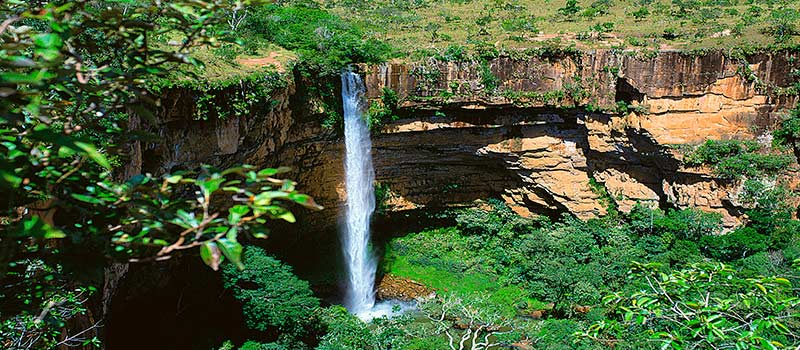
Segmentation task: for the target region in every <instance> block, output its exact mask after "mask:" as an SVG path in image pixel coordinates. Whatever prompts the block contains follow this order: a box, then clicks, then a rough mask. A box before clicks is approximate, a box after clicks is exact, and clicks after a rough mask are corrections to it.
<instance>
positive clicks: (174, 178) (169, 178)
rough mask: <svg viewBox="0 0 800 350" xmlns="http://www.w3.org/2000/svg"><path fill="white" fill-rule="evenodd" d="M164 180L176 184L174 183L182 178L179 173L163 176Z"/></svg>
mask: <svg viewBox="0 0 800 350" xmlns="http://www.w3.org/2000/svg"><path fill="white" fill-rule="evenodd" d="M164 180H166V181H167V183H171V184H176V183H178V182H180V181H181V180H183V176H181V175H172V176H167V178H165V179H164Z"/></svg>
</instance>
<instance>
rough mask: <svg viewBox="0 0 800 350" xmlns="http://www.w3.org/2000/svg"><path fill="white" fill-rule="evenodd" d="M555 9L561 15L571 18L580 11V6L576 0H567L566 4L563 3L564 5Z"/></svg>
mask: <svg viewBox="0 0 800 350" xmlns="http://www.w3.org/2000/svg"><path fill="white" fill-rule="evenodd" d="M557 11H558V13H560V14H561V15H562V16H564V17H567V18H571V17H572V16H574V15H575V14H576V13H578V12H580V11H581V7H580V6H578V0H567V4H566V5H564V7H562V8H559V9H558V10H557Z"/></svg>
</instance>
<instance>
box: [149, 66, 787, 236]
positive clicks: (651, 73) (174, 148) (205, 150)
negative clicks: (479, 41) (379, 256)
mask: <svg viewBox="0 0 800 350" xmlns="http://www.w3.org/2000/svg"><path fill="white" fill-rule="evenodd" d="M798 58H800V54H798V53H792V52H778V53H772V54H758V55H752V56H749V57H747V58H746V59H733V58H729V57H728V56H726V55H724V54H723V53H708V54H704V55H701V56H690V55H685V54H681V53H678V52H661V53H660V54H659V55H658V56H656V57H653V58H637V57H635V56H632V55H628V54H625V53H615V52H612V51H595V52H587V53H585V54H582V55H574V56H572V55H561V56H556V57H530V58H525V59H511V58H497V59H495V60H492V61H490V62H488V68H489V69H490V71H491V73H492V75H493V76H494V77H495V78H496V82H497V85H498V87H497V90H496V91H494V92H493V93H491V94H490V93H488V92H487V91H485V88H486V87H485V86H484V84H483V83H482V82H483V81H485V80H484V77H485V75H486V71H485V69H484V68H485V67H486V66H487V65H483V67H484V68H482V65H481V64H480V63H478V62H471V63H455V62H436V61H429V62H423V63H417V64H399V63H391V64H385V65H382V66H377V67H364V68H363V72H364V75H365V82H366V85H367V95H368V97H369V98H372V99H375V98H378V97H379V96H380V94H381V91H382V89H383V88H389V89H392V90H395V91H397V92H398V93H399V95H400V97H401V99H402V101H403V103H402V104H401V108H400V114H401V117H402V118H401V119H400V120H397V121H394V122H391V123H388V124H386V125H384V126H383V130H382V132H381V133H380V134H378V135H376V136H374V140H373V151H374V163H375V169H376V176H377V180H378V181H379V182H380V183H382V184H384V185H385V186H387V187H388V189H389V192H390V196H389V199H388V201H387V205H388V207H387V210H388V211H389V212H401V211H405V210H410V209H415V208H442V207H446V206H449V205H455V204H464V203H470V202H472V201H473V200H476V199H484V198H489V197H500V198H503V199H504V200H505V201H507V202H508V203H509V204H510V205H511V206H512V207H513V208H514V209H515V210H516V211H517V212H519V213H521V214H531V213H545V214H558V213H560V212H570V213H573V214H574V215H576V216H578V217H581V218H589V217H594V216H597V215H602V214H604V213H605V210H606V209H605V207H604V205H603V198H601V195H600V194H599V193H598V192H597V191H595V190H593V189H592V187H591V186H590V180H592V179H594V180H593V181H595V182H597V183H601V184H602V185H604V186H605V188H606V189H607V191H608V193H610V194H611V195H612V197H613V198H614V199H615V200H616V202H617V203H618V205H619V208H620V209H621V210H623V211H627V210H629V209H630V208H631V207H632V206H633V205H634V204H635V203H636V202H644V203H652V204H653V205H662V206H675V207H689V206H696V207H699V208H702V209H704V210H708V211H716V212H720V213H722V214H723V215H724V217H725V222H726V225H728V226H733V225H735V224H737V222H739V220H740V219H741V208H739V207H738V206H737V204H736V198H735V197H736V184H732V183H726V182H721V181H718V180H717V179H715V178H714V177H713V176H711V175H710V174H709V172H708V171H707V170H703V169H686V168H684V167H682V166H681V163H680V153H679V152H678V151H676V150H675V149H674V148H673V147H670V146H671V145H675V144H696V143H699V142H701V141H703V140H706V139H729V138H742V139H752V138H757V137H760V136H763V135H768V133H769V129H770V127H771V126H773V125H774V123H775V122H776V120H777V118H778V117H779V116H780V115H781V113H783V112H784V111H785V109H786V108H790V107H792V106H794V104H796V103H797V97H796V96H795V97H788V96H782V95H781V94H780V91H781V88H782V87H786V86H789V85H790V84H792V83H793V81H792V80H791V79H795V78H792V75H791V74H790V73H791V72H792V71H793V70H797V69H798V68H800V64H798V63H797V62H798ZM290 78H291V79H290V80H291V81H290V83H289V84H288V86H287V87H284V88H281V89H278V90H276V91H275V92H274V99H275V101H276V102H275V103H273V104H271V105H269V106H262V107H261V108H256V109H254V110H253V113H252V115H249V116H243V117H232V118H228V119H225V120H207V121H196V120H192V118H191V116H192V115H193V114H192V109H193V108H195V107H194V102H193V100H192V93H191V91H181V90H174V91H171V92H170V93H169V94H168V95H166V96H164V98H163V100H164V101H165V103H164V105H165V107H164V109H163V111H162V113H161V115H160V119H159V120H158V121H157V123H156V124H154V125H150V128H151V129H152V130H155V131H157V132H158V133H159V135H160V138H161V140H160V141H163V142H161V143H152V144H143V145H141V154H142V169H143V170H145V171H151V172H161V171H169V170H173V169H176V167H180V168H192V167H194V166H196V165H199V164H200V163H212V164H218V165H230V164H235V163H239V162H245V163H250V164H255V165H260V166H275V165H286V166H291V167H293V168H294V169H295V171H294V173H293V174H292V176H293V178H294V179H296V180H298V182H299V183H300V188H301V190H303V191H306V192H307V193H309V194H311V195H313V196H314V197H315V198H316V200H317V202H319V203H320V204H322V205H324V206H325V207H326V208H327V209H326V210H324V211H322V212H320V213H315V214H313V215H311V216H310V217H309V218H307V219H308V221H309V222H312V223H313V225H314V226H315V227H317V228H331V227H333V226H335V224H336V218H337V215H338V208H340V207H341V204H342V203H343V200H344V193H343V185H342V181H343V179H342V176H343V168H342V167H343V166H342V164H343V162H342V156H343V149H342V147H343V144H342V142H341V139H340V137H339V136H337V134H336V133H335V132H333V131H331V130H328V129H323V128H322V127H321V126H320V122H319V118H318V116H317V115H318V114H319V113H320V111H319V108H317V107H315V106H316V104H315V103H314V98H315V97H314V96H313V94H311V93H310V91H309V89H307V87H308V86H309V85H311V82H309V81H307V80H305V78H302V77H301V76H300V75H296V76H294V77H290ZM231 89H233V90H235V88H231ZM225 93H233V92H231V91H228V92H224V91H223V92H222V93H221V95H220V96H219V98H224V94H225ZM619 101H622V103H623V104H625V105H626V106H630V107H631V108H630V109H629V110H628V111H625V112H624V113H618V112H616V111H615V112H611V110H612V109H614V107H615V106H616V105H617V103H618V102H619ZM590 110H591V111H592V112H590ZM603 111H606V112H603Z"/></svg>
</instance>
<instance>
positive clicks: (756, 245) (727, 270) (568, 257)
mask: <svg viewBox="0 0 800 350" xmlns="http://www.w3.org/2000/svg"><path fill="white" fill-rule="evenodd" d="M766 192H769V191H766ZM766 196H770V195H768V194H767V195H766ZM773 199H774V198H773ZM490 203H492V209H491V210H484V209H469V210H465V211H459V212H455V213H453V214H452V215H453V217H454V220H455V223H456V224H455V225H454V226H452V227H448V228H439V229H432V230H428V231H423V232H419V233H414V234H410V235H408V236H405V237H402V238H397V239H395V240H393V241H392V242H391V243H390V245H389V247H388V249H387V251H388V253H387V254H388V255H387V259H386V261H385V269H386V271H387V272H388V273H392V274H395V275H399V276H403V277H408V278H411V279H413V280H416V281H420V282H423V283H425V284H427V285H429V286H431V287H434V288H436V290H437V292H438V293H439V297H440V298H444V299H446V298H447V296H449V295H456V296H459V297H460V298H462V299H465V300H473V299H477V300H481V302H480V303H479V304H480V305H481V307H483V308H486V309H487V310H492V311H496V312H499V313H500V315H502V317H503V318H504V320H505V321H506V322H508V324H509V325H510V326H509V327H513V328H514V329H515V330H516V332H519V333H517V336H518V338H517V340H519V339H529V340H531V342H532V345H533V347H534V348H536V349H553V348H556V349H558V348H564V349H569V348H582V349H590V348H597V349H600V348H605V347H606V346H608V345H609V344H612V343H613V344H615V346H616V347H621V348H634V349H641V348H648V347H649V346H652V347H653V348H657V347H660V346H662V345H666V346H668V347H669V346H673V347H675V348H684V347H687V346H689V345H697V346H698V347H699V348H712V345H711V344H714V346H717V345H724V344H728V343H730V344H731V346H733V345H732V344H734V343H741V344H740V345H741V346H743V347H744V348H750V347H754V348H761V346H762V345H763V344H761V343H760V342H762V340H763V341H767V342H770V341H775V342H778V343H780V344H784V345H786V346H789V347H790V348H791V347H792V346H790V345H788V344H794V346H796V345H797V344H798V342H799V341H800V339H798V338H797V337H796V336H795V335H794V334H796V330H797V329H798V327H799V326H800V324H797V322H796V316H797V310H796V307H797V305H798V304H797V303H798V300H797V295H796V290H797V289H796V288H794V289H793V287H792V286H793V285H794V286H796V285H797V283H798V282H800V281H799V280H798V275H797V272H796V270H794V269H793V268H792V261H797V259H798V258H800V251H798V243H800V231H798V230H797V228H798V224H800V223H798V221H796V220H791V219H790V216H783V217H782V218H780V219H779V218H774V217H773V218H771V219H770V220H769V224H768V225H763V224H764V222H763V221H758V220H754V221H753V222H752V223H751V224H750V225H747V226H745V227H742V228H739V229H737V230H734V231H733V232H731V233H728V234H725V235H720V229H721V225H720V217H719V216H716V215H714V214H707V213H702V212H698V211H694V210H690V209H686V210H668V211H666V212H664V211H662V210H658V209H649V208H646V207H644V206H637V207H636V208H635V209H634V210H633V211H632V212H631V213H630V214H628V215H625V216H623V217H617V218H613V217H612V216H610V217H607V218H605V219H600V220H589V221H580V220H576V219H572V218H565V219H563V220H561V221H559V222H550V221H549V220H542V219H539V220H528V219H523V218H521V217H518V216H516V215H514V214H513V213H512V212H510V210H509V209H507V208H505V207H504V206H503V204H501V203H500V202H490ZM764 205H766V203H762V204H757V205H754V206H753V209H752V210H753V211H758V210H762V209H764V208H763V206H764ZM770 210H771V209H770ZM789 210H791V209H789ZM752 213H753V214H754V215H753V217H754V218H756V217H757V215H756V214H755V212H752ZM786 213H787V212H784V214H786ZM632 266H633V269H632V270H631V267H632ZM709 271H712V272H709ZM665 273H666V274H668V275H664V274H665ZM670 274H671V275H670ZM703 276H706V277H708V276H713V279H712V278H709V279H708V280H702V278H704V277H703ZM762 276H774V277H768V278H764V277H762ZM653 278H654V279H655V280H658V281H660V282H659V283H663V284H664V285H663V287H664V290H662V289H661V288H655V289H652V290H649V289H647V288H645V287H648V286H651V285H650V284H649V283H655V282H653ZM698 278H699V280H698ZM648 281H650V282H648ZM685 283H689V284H685ZM759 285H760V286H763V287H759ZM683 286H686V288H684V287H683ZM668 288H672V289H668ZM762 288H764V289H762ZM645 289H647V290H645ZM665 290H666V291H665ZM696 290H702V291H706V290H707V291H713V293H714V295H713V298H712V300H713V301H714V303H713V304H709V301H708V300H705V303H706V304H704V305H703V307H704V309H702V310H700V309H695V310H693V311H692V312H693V314H691V315H689V316H686V317H687V318H686V319H679V320H677V321H676V320H675V319H672V318H670V317H671V316H669V315H668V313H667V312H665V311H664V310H669V311H670V312H673V313H674V312H676V311H675V310H674V309H670V308H671V307H672V306H673V305H672V304H670V303H671V302H672V301H670V300H669V298H670V297H671V298H675V299H678V298H687V300H686V301H681V302H680V304H681V305H682V306H681V307H686V306H685V305H690V306H689V308H690V309H691V308H692V306H691V305H693V304H692V303H697V302H698V301H697V300H696V298H697V297H698V294H697V293H695V291H696ZM739 293H746V294H739ZM699 296H701V297H702V296H703V295H699ZM645 298H649V299H645ZM706 298H707V297H706ZM731 298H732V299H731ZM444 299H443V300H444ZM729 299H730V300H729ZM745 299H746V301H745ZM647 300H652V303H651V302H650V301H647ZM701 301H702V300H701ZM626 303H627V304H626ZM631 303H632V304H631ZM658 303H661V304H658ZM739 303H745V304H744V305H746V306H741V308H742V310H734V309H731V308H730V307H729V306H726V305H739ZM631 305H632V306H631ZM755 305H761V306H757V307H756V306H755ZM698 307H699V306H698ZM752 307H756V309H753V310H750V309H751V308H752ZM657 308H661V309H663V310H659V309H657ZM726 312H730V313H731V314H734V315H733V316H732V315H731V314H726ZM737 314H738V315H739V316H736V315H737ZM531 315H533V316H534V317H536V318H540V317H544V319H543V320H537V321H533V320H525V316H528V317H531ZM711 315H716V316H714V317H710V316H711ZM744 315H747V316H744ZM680 316H681V317H683V316H685V315H680ZM740 316H741V317H744V318H740ZM793 317H795V319H792V318H793ZM716 320H719V321H716ZM670 322H673V323H676V324H677V325H676V324H671V323H670ZM717 322H719V323H720V324H718V323H717ZM770 322H773V323H770ZM709 323H711V324H709ZM760 323H763V324H760ZM778 323H780V325H778ZM681 324H683V325H686V326H689V327H697V329H701V328H702V331H701V332H700V333H694V332H692V331H690V329H691V328H687V329H684V328H682V327H680V325H681ZM741 324H746V325H749V326H752V325H758V326H756V329H754V330H751V333H747V334H742V333H741V332H740V331H739V329H740V328H741V327H739V325H741ZM759 324H760V325H759ZM784 327H785V328H786V329H784ZM712 328H713V329H712ZM648 329H652V330H653V331H654V332H656V333H652V332H650V331H648ZM546 332H557V333H555V334H559V336H556V337H553V334H549V335H548V336H543V333H546ZM709 332H713V333H709ZM717 332H719V334H718V333H717ZM573 333H574V335H575V336H573ZM576 337H577V338H576ZM651 337H652V338H654V341H649V340H648V338H651ZM575 341H577V342H578V343H573V342H575ZM745 343H747V344H745ZM648 344H650V345H648ZM743 344H744V345H743ZM767 348H769V347H768V346H767Z"/></svg>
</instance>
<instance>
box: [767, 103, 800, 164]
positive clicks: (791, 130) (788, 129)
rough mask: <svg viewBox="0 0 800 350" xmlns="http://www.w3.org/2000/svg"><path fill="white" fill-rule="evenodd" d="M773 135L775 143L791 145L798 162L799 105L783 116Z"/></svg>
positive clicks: (799, 156) (799, 146)
mask: <svg viewBox="0 0 800 350" xmlns="http://www.w3.org/2000/svg"><path fill="white" fill-rule="evenodd" d="M773 137H774V138H773V142H774V143H775V145H778V146H788V147H791V148H792V150H793V151H794V155H795V158H797V161H798V162H799V163H800V106H799V107H797V108H795V109H794V110H792V112H791V113H790V114H789V115H787V116H786V117H785V118H783V120H782V121H781V123H780V124H779V125H778V128H777V129H775V131H774V132H773Z"/></svg>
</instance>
